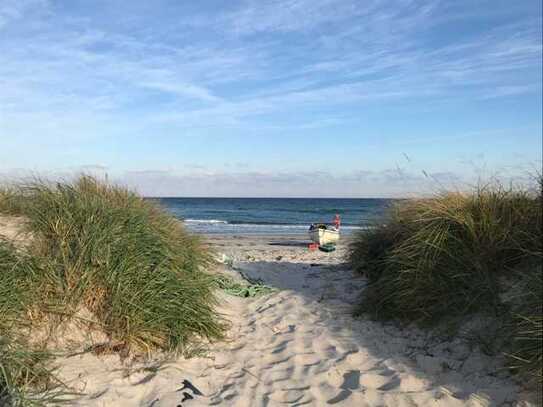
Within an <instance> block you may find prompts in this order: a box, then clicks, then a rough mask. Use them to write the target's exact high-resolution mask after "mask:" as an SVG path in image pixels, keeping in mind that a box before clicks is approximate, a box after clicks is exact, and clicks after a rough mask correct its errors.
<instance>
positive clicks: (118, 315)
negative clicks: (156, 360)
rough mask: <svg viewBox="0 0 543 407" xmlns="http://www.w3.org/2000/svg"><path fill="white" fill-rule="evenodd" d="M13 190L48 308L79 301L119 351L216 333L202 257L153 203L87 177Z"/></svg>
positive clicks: (74, 306) (67, 308)
mask: <svg viewBox="0 0 543 407" xmlns="http://www.w3.org/2000/svg"><path fill="white" fill-rule="evenodd" d="M20 194H21V195H22V196H24V197H25V204H24V206H23V216H25V217H26V218H27V220H28V222H27V227H28V229H29V232H31V234H32V236H33V243H32V245H31V247H30V249H29V250H30V252H31V255H32V256H33V257H34V258H35V259H37V260H38V262H39V263H40V268H41V272H42V273H43V277H42V281H41V284H42V287H41V290H40V292H42V293H43V298H42V299H41V301H42V302H43V303H44V304H48V311H51V312H56V311H58V312H59V313H62V314H68V315H69V314H70V313H75V312H76V311H77V310H79V309H81V308H82V307H84V308H86V309H87V310H88V311H90V312H91V313H93V314H94V316H95V317H96V319H97V320H98V321H99V323H100V325H101V328H102V330H103V331H104V332H105V333H106V334H107V335H108V336H109V337H110V338H111V341H112V342H115V343H118V344H120V345H121V347H124V348H125V350H127V351H138V352H140V351H144V352H147V351H151V350H153V349H160V350H165V351H176V352H182V353H185V354H187V353H189V352H190V350H191V349H192V348H193V347H194V346H195V345H196V347H198V345H197V343H198V342H200V341H201V340H212V339H216V338H220V337H221V336H222V329H223V326H222V324H221V322H220V320H219V318H218V317H217V315H216V313H215V311H214V309H213V306H214V305H215V297H214V295H213V287H214V286H213V281H212V278H211V277H210V276H209V275H207V274H206V273H205V272H204V270H203V269H204V268H205V267H206V266H208V265H209V263H210V256H209V254H208V253H207V251H206V249H205V248H204V247H203V246H202V244H201V243H200V241H199V240H198V238H197V237H195V236H193V235H190V234H188V233H187V232H186V231H185V230H184V229H183V227H182V225H181V224H180V223H179V222H178V221H177V220H176V219H174V218H173V217H172V216H170V215H168V214H167V213H166V212H164V211H163V210H162V209H161V208H159V207H158V206H157V205H156V204H155V203H153V202H150V201H147V200H144V199H142V198H141V197H139V196H138V195H136V194H135V193H133V192H131V191H129V190H127V189H124V188H121V187H118V186H110V185H105V184H102V183H100V182H98V181H97V180H95V179H93V178H90V177H81V178H79V179H78V180H77V181H75V182H73V183H58V184H54V185H49V184H46V183H43V182H37V183H33V184H29V185H25V186H24V187H22V188H21V190H20Z"/></svg>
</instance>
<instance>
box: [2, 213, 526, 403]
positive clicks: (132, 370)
mask: <svg viewBox="0 0 543 407" xmlns="http://www.w3.org/2000/svg"><path fill="white" fill-rule="evenodd" d="M19 222H20V221H17V220H13V219H9V218H3V220H2V222H0V231H1V233H2V234H4V235H10V236H12V237H13V232H14V228H15V229H16V226H17V224H18V223H19ZM208 241H209V244H210V245H211V246H212V247H213V248H214V250H215V251H216V253H217V257H218V258H219V259H221V260H223V261H224V262H225V263H227V264H222V265H219V267H218V269H219V270H218V271H220V272H223V273H227V274H230V275H231V276H234V277H236V278H242V276H244V277H245V278H249V279H250V280H252V281H261V282H263V283H265V284H266V285H269V286H271V287H273V288H274V291H273V292H271V293H268V294H264V295H261V296H257V297H253V298H239V297H235V296H231V295H227V294H225V293H222V292H221V293H219V298H220V303H221V304H220V312H221V313H222V314H223V315H224V318H225V319H226V320H228V321H229V325H230V327H229V329H228V335H227V336H228V337H227V340H225V341H223V342H218V343H213V344H210V346H209V350H208V351H206V352H205V353H204V354H202V356H199V357H193V358H190V359H183V358H178V359H176V360H169V361H167V362H166V363H164V364H159V363H157V362H156V361H154V362H153V361H127V360H125V361H121V360H120V358H119V356H117V355H101V356H97V355H95V354H93V353H90V352H81V353H79V352H74V353H73V354H71V355H70V356H66V355H65V354H64V355H63V356H59V357H58V358H57V359H56V363H57V365H58V367H59V369H58V375H59V377H60V378H61V379H62V380H63V381H64V383H65V384H66V385H68V386H69V387H70V388H71V389H72V390H74V391H77V392H80V393H81V397H80V398H78V399H77V401H76V402H75V404H76V405H79V406H96V407H98V406H100V407H102V406H126V407H128V406H146V407H151V406H153V407H159V406H164V407H171V406H188V407H191V406H208V405H217V406H280V405H289V406H302V405H307V406H324V405H337V406H357V407H358V406H446V407H453V406H532V405H533V406H535V405H536V404H535V402H533V400H532V402H530V397H529V394H524V393H523V391H522V387H521V386H520V385H519V383H517V382H515V381H514V379H513V378H512V377H511V376H510V375H509V374H508V372H507V371H506V370H505V369H504V368H503V360H502V358H501V357H496V356H493V357H490V356H487V355H485V354H484V353H482V352H481V351H480V350H478V349H476V348H472V347H471V346H470V345H469V343H467V342H464V341H462V340H459V339H457V340H454V341H443V340H442V341H439V340H437V339H435V338H432V336H431V335H430V334H428V333H425V332H423V331H420V330H418V329H415V328H404V329H400V328H398V327H396V326H394V325H393V324H383V323H381V322H373V321H370V320H368V319H366V318H359V319H355V318H353V316H352V309H353V304H354V303H355V302H356V300H357V297H358V295H360V294H359V293H360V292H361V290H362V289H363V287H364V285H365V284H366V281H365V279H364V278H363V277H360V276H357V275H353V272H352V271H350V270H349V269H348V267H347V266H346V264H345V263H344V262H343V261H344V256H345V245H346V241H345V240H343V241H342V242H340V244H339V246H338V249H337V250H336V251H335V252H332V253H323V252H320V251H309V250H308V249H307V241H306V239H305V237H304V236H288V237H287V236H283V237H281V236H273V237H266V236H210V237H209V238H208ZM98 340H99V339H96V338H94V339H88V342H87V343H86V344H85V346H89V345H93V344H97V343H98V342H97V341H98ZM89 341H90V342H89ZM92 341H94V343H92ZM184 380H188V381H189V382H190V384H192V385H193V386H195V387H196V388H197V390H198V391H199V392H201V395H195V392H194V391H189V390H187V388H185V389H183V387H184V386H183V381H184ZM187 395H190V397H192V398H188V399H185V400H184V401H183V399H184V398H187Z"/></svg>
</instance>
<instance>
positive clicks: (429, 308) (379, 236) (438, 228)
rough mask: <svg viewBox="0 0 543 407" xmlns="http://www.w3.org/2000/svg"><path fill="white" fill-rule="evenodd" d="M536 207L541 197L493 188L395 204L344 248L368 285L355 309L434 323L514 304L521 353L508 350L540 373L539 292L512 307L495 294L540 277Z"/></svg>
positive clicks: (497, 310)
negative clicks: (531, 275)
mask: <svg viewBox="0 0 543 407" xmlns="http://www.w3.org/2000/svg"><path fill="white" fill-rule="evenodd" d="M541 203H542V201H541V196H540V195H537V194H534V193H532V192H529V191H525V190H519V189H505V188H502V187H500V186H493V187H484V188H478V189H477V190H475V191H474V192H472V193H442V194H438V195H436V196H434V197H432V198H429V199H412V200H405V201H400V202H399V203H397V204H396V205H395V206H394V207H393V208H391V210H390V211H389V213H388V216H387V218H386V219H385V220H384V221H383V222H382V224H381V225H378V226H376V227H375V228H373V229H370V230H367V231H362V232H360V233H359V234H358V235H357V236H356V237H355V239H354V240H353V242H352V244H351V247H350V253H349V260H350V262H351V264H352V266H353V268H354V269H355V270H357V271H359V272H361V273H364V274H366V275H367V277H368V279H369V281H370V284H369V286H368V288H367V290H365V292H364V295H363V298H362V301H361V304H360V308H359V312H369V313H370V314H372V315H373V316H374V317H376V318H383V319H399V320H404V321H416V322H419V323H421V324H435V323H438V322H441V321H443V320H445V319H449V318H451V317H462V316H465V315H467V314H469V313H472V312H475V311H483V310H484V311H489V312H492V313H494V314H496V315H498V314H503V313H504V310H505V309H511V308H515V307H516V308H519V307H520V308H519V309H521V310H522V311H519V312H521V313H519V314H517V318H518V320H517V323H516V324H515V326H516V327H517V328H518V329H515V331H514V333H513V343H515V346H514V348H515V347H516V348H517V349H518V348H519V347H520V348H522V349H518V351H517V350H515V349H513V351H512V353H513V354H517V353H518V354H519V355H521V356H519V359H518V361H519V362H520V364H523V363H522V362H521V360H524V361H526V364H532V365H534V364H535V365H537V366H538V367H537V368H536V369H539V371H540V370H541V353H539V356H537V355H534V351H535V348H536V347H535V343H536V341H537V338H538V337H539V338H541V315H542V312H541V294H542V293H541V291H539V292H536V293H534V295H532V296H529V295H528V296H525V297H522V298H518V301H517V302H520V303H521V304H522V305H519V306H517V305H512V304H504V303H503V302H502V300H501V297H500V294H501V293H503V292H504V290H505V289H506V288H507V287H508V286H509V285H510V284H512V283H511V282H513V284H520V281H521V280H523V279H524V276H525V274H526V273H530V272H531V273H534V274H535V275H537V276H540V275H541V272H542V271H541V263H542V257H541V244H542V239H543V235H542V207H541ZM525 270H529V271H528V272H526V271H525ZM532 287H534V286H533V285H532ZM536 291H537V289H536ZM536 294H537V295H536ZM527 298H531V300H530V301H528V300H527ZM535 298H538V300H535ZM527 309H528V310H527ZM507 312H510V311H507ZM526 312H528V314H527V313H526ZM537 321H539V322H537ZM537 324H539V325H537ZM538 335H539V336H538ZM527 336H528V337H530V339H526V337H527ZM515 338H520V339H518V340H517V339H515ZM530 344H531V345H530ZM530 346H532V347H530ZM526 353H528V354H529V355H526ZM533 369H534V368H533V366H532V367H531V368H530V370H533Z"/></svg>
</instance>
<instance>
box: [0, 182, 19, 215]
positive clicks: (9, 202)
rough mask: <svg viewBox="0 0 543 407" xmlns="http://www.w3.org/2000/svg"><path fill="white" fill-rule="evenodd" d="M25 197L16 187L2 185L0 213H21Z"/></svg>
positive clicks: (0, 188) (0, 189)
mask: <svg viewBox="0 0 543 407" xmlns="http://www.w3.org/2000/svg"><path fill="white" fill-rule="evenodd" d="M23 203H24V199H23V197H21V196H20V195H19V194H17V193H16V191H15V189H14V188H9V187H0V213H1V214H5V215H13V216H17V215H20V214H21V212H22V205H23Z"/></svg>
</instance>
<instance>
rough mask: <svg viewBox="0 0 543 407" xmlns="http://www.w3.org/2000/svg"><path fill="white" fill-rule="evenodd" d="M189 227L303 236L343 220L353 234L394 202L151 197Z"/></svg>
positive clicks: (344, 229)
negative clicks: (313, 225) (314, 227)
mask: <svg viewBox="0 0 543 407" xmlns="http://www.w3.org/2000/svg"><path fill="white" fill-rule="evenodd" d="M152 199H153V200H157V201H158V202H159V203H160V204H161V205H162V206H163V207H164V208H166V209H167V210H168V211H169V212H171V213H172V214H173V215H174V216H175V217H177V218H178V219H180V220H183V221H184V223H185V225H186V227H187V228H188V229H190V230H192V231H194V232H198V233H204V234H257V235H258V234H265V235H268V234H278V235H288V234H300V233H305V232H307V230H308V228H309V225H310V224H311V223H332V221H333V219H334V216H335V215H336V214H338V215H340V217H341V231H342V233H343V234H350V233H353V232H354V231H356V230H359V229H362V228H370V227H372V226H374V225H375V223H376V222H379V219H380V218H381V217H382V216H383V214H384V212H385V211H386V208H387V207H389V206H390V204H391V203H392V202H393V200H391V199H378V198H375V199H339V198H338V199H328V198H317V199H315V198H152Z"/></svg>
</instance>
